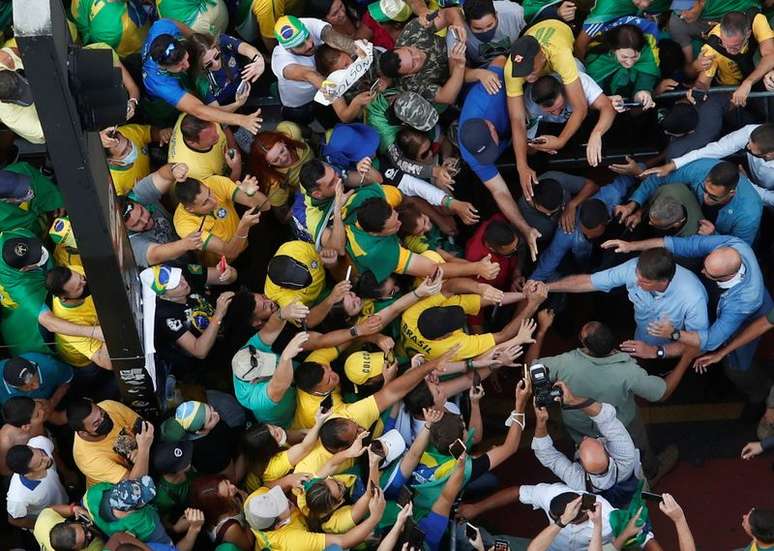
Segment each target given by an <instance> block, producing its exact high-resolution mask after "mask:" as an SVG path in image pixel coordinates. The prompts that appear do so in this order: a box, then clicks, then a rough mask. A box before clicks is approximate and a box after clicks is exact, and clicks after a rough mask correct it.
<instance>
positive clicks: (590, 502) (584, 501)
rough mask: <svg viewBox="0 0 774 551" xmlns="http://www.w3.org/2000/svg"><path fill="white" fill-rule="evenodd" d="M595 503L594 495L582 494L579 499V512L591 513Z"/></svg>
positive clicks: (595, 497)
mask: <svg viewBox="0 0 774 551" xmlns="http://www.w3.org/2000/svg"><path fill="white" fill-rule="evenodd" d="M596 502H597V496H595V495H594V494H583V496H582V497H581V507H580V510H581V511H591V510H592V509H594V504H595V503H596Z"/></svg>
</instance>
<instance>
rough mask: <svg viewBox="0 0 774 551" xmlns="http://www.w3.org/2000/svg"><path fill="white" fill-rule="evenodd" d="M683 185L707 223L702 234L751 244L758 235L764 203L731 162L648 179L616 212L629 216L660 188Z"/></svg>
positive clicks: (702, 162) (704, 162) (703, 163)
mask: <svg viewBox="0 0 774 551" xmlns="http://www.w3.org/2000/svg"><path fill="white" fill-rule="evenodd" d="M673 183H683V184H685V185H687V186H688V187H689V188H691V189H692V190H693V192H694V193H695V194H696V199H698V201H699V204H700V205H701V209H702V212H703V213H704V217H705V220H703V221H702V222H701V223H700V227H699V233H701V234H702V235H710V234H713V233H716V232H717V233H718V234H721V235H732V236H734V237H738V238H739V239H741V240H743V241H745V242H746V243H747V244H749V245H752V243H753V241H754V240H755V236H756V235H757V234H758V226H759V225H760V222H761V215H762V213H763V202H762V201H761V198H760V196H759V195H758V193H756V191H755V189H754V188H753V185H752V183H751V182H750V180H749V179H748V178H747V176H745V175H744V174H740V172H739V169H738V168H737V166H736V165H734V164H733V163H730V162H728V161H719V160H717V159H699V160H698V161H693V162H692V163H688V164H687V165H685V166H683V167H681V168H680V169H678V170H675V171H674V172H672V173H671V174H669V175H668V176H664V177H658V176H649V177H648V178H646V179H645V180H643V182H642V183H641V184H640V186H639V187H638V188H637V189H636V190H635V191H634V193H632V196H631V197H630V198H629V202H627V203H626V204H625V205H621V206H620V207H618V208H617V209H616V210H615V213H616V215H617V216H621V217H622V218H623V217H627V216H629V215H630V214H631V213H633V212H634V211H635V210H636V209H637V208H640V207H642V205H644V204H645V203H646V202H647V201H648V199H649V198H650V196H651V195H652V194H653V192H654V191H655V190H656V188H658V187H659V186H663V185H665V184H673Z"/></svg>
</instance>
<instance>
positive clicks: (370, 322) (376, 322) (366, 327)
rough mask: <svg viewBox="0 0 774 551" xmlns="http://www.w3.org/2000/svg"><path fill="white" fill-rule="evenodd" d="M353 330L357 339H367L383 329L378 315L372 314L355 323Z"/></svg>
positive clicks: (382, 323)
mask: <svg viewBox="0 0 774 551" xmlns="http://www.w3.org/2000/svg"><path fill="white" fill-rule="evenodd" d="M355 328H356V331H357V336H358V337H367V336H369V335H376V334H377V333H378V332H379V331H381V330H382V329H383V328H384V322H383V321H382V318H381V316H379V314H374V315H371V316H368V317H367V318H365V319H363V320H361V321H359V322H357V325H355Z"/></svg>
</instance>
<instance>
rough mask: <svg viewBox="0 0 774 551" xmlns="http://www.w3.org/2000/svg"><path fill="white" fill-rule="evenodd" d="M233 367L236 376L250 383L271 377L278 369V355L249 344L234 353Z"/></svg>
mask: <svg viewBox="0 0 774 551" xmlns="http://www.w3.org/2000/svg"><path fill="white" fill-rule="evenodd" d="M231 369H232V370H233V372H234V377H236V378H237V379H239V380H241V381H247V382H248V383H249V382H252V381H254V380H256V379H261V378H266V377H271V376H272V375H274V371H275V370H276V369H277V355H276V354H272V353H270V352H262V351H260V350H256V348H255V347H254V346H251V345H248V346H245V347H244V348H242V349H241V350H239V351H238V352H237V353H236V354H234V357H233V358H232V359H231Z"/></svg>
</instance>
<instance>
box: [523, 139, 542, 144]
mask: <svg viewBox="0 0 774 551" xmlns="http://www.w3.org/2000/svg"><path fill="white" fill-rule="evenodd" d="M527 143H528V144H536V143H546V141H545V140H541V139H540V138H527Z"/></svg>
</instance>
